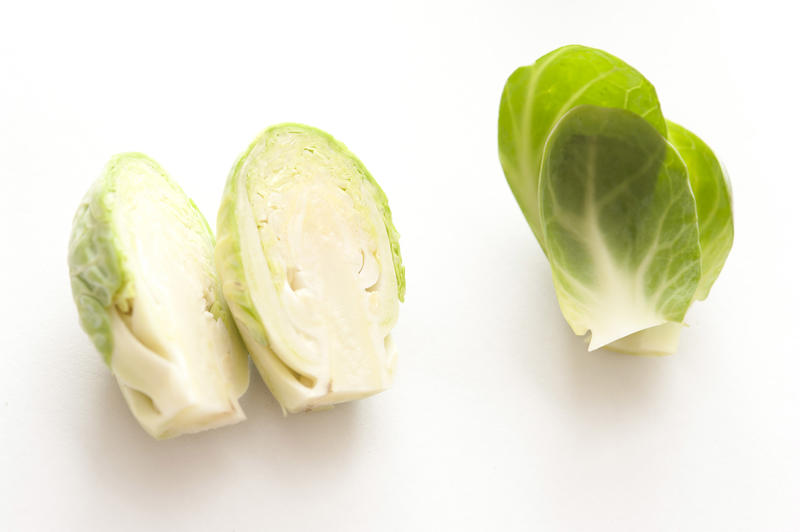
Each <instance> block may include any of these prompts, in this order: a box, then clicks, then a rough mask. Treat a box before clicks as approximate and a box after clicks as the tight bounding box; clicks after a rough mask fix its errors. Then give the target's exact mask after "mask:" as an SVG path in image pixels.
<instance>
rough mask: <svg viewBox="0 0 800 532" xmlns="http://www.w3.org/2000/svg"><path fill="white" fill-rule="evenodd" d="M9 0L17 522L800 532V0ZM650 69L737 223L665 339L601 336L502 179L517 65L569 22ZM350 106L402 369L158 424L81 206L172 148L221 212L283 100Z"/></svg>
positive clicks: (6, 73)
mask: <svg viewBox="0 0 800 532" xmlns="http://www.w3.org/2000/svg"><path fill="white" fill-rule="evenodd" d="M109 4H110V3H109V2H98V3H96V4H94V5H88V4H85V3H82V2H59V3H53V4H52V5H44V4H39V3H34V2H28V3H23V2H8V3H3V4H2V7H0V182H1V183H2V185H1V186H2V193H0V227H2V238H3V242H2V243H3V246H2V251H0V253H2V257H1V258H2V262H0V264H2V266H0V268H2V270H1V272H2V276H1V277H0V278H1V279H2V282H3V283H4V284H3V294H4V303H3V305H2V306H0V318H1V321H0V323H2V325H1V326H0V327H2V338H3V345H2V350H3V355H2V358H0V529H3V530H110V529H111V527H116V528H118V529H120V530H192V531H198V530H237V531H242V530H281V531H283V530H443V529H472V530H531V529H536V530H566V531H574V530H591V531H597V530H613V531H623V530H625V531H627V530H630V531H642V530H648V531H649V530H681V531H686V530H698V531H710V530H725V531H728V530H798V529H800V508H799V507H798V499H800V458H799V457H798V451H800V414H799V413H798V412H800V408H799V407H800V384H799V383H798V377H800V356H799V355H798V348H797V345H796V342H797V340H796V336H797V333H796V330H797V327H798V319H797V318H798V312H797V310H796V309H797V302H798V300H800V290H799V289H798V284H799V283H798V277H797V272H798V271H800V269H799V268H798V252H797V248H798V244H797V242H798V238H797V230H798V228H800V219H799V216H798V212H799V211H800V208H798V194H799V193H800V186H798V163H797V151H798V148H797V142H798V140H797V139H798V134H797V124H798V112H797V103H796V101H795V100H796V93H797V89H798V74H797V69H796V64H797V61H796V52H797V51H798V49H800V47H799V46H798V40H797V38H796V35H797V30H796V28H795V24H794V22H795V21H796V17H795V16H792V15H790V14H789V13H788V12H782V11H781V8H780V7H779V6H780V5H781V4H783V2H774V3H771V2H758V3H757V4H752V3H747V4H746V5H745V4H744V3H742V4H743V5H741V6H734V5H732V4H733V3H732V2H720V3H719V4H716V5H712V4H702V3H700V2H696V1H687V2H658V3H655V2H654V3H647V2H641V1H630V2H595V1H592V2H583V3H582V2H566V1H564V2H556V1H549V2H541V3H538V5H536V4H537V3H534V2H517V3H513V4H512V3H510V2H507V3H500V2H485V3H481V4H480V5H478V3H470V2H452V3H449V4H444V3H431V2H428V1H406V2H400V3H398V4H396V5H394V6H392V7H388V6H382V4H381V3H379V2H363V3H362V4H360V5H349V4H348V5H345V4H346V3H344V2H324V3H320V4H319V5H311V4H309V3H308V2H281V3H275V4H274V5H270V4H269V3H267V2H256V3H252V4H248V5H244V4H236V3H230V2H228V3H224V5H225V7H224V8H223V7H222V5H223V3H220V4H219V6H217V7H214V8H206V7H202V6H200V5H197V4H187V5H186V6H183V7H165V6H164V5H163V4H162V2H153V3H149V2H146V3H137V4H132V5H131V6H126V7H123V6H118V7H112V6H111V5H109ZM572 42H578V43H583V44H588V45H594V46H597V47H600V48H604V49H606V50H608V51H610V52H611V53H614V54H616V55H618V56H619V57H621V58H623V59H625V60H626V61H628V62H630V63H631V64H632V65H634V66H636V67H637V68H638V69H640V70H641V71H642V72H643V73H644V74H645V75H646V76H648V77H649V79H650V80H651V81H652V82H653V83H654V84H655V86H656V87H657V89H658V92H659V96H660V98H661V102H662V106H663V109H664V112H665V114H666V116H668V117H669V118H671V119H673V120H675V121H677V122H679V123H681V124H683V125H685V126H687V127H689V128H690V129H692V130H693V131H695V132H696V133H698V134H699V135H700V136H701V137H702V138H704V139H705V140H706V141H707V142H708V143H709V144H710V145H711V146H712V147H713V148H715V149H716V151H717V152H718V154H719V155H720V157H721V158H722V159H723V160H724V162H725V163H726V165H727V167H728V170H729V172H730V175H731V179H732V181H733V186H734V194H735V200H736V205H735V207H736V242H735V244H734V249H733V252H732V253H731V256H730V258H729V260H728V263H727V265H726V267H725V269H724V270H723V272H722V275H721V276H720V278H719V280H718V282H717V283H716V285H715V286H714V289H713V290H712V292H711V296H710V298H709V299H708V300H707V301H706V302H704V303H700V304H697V305H695V307H693V308H692V309H691V311H690V313H689V316H688V320H689V322H690V323H691V325H692V327H691V329H689V330H687V331H686V333H685V334H684V335H683V338H682V339H681V345H680V350H679V353H678V354H677V355H675V356H672V357H670V358H664V359H649V358H634V357H629V356H624V355H616V354H610V353H605V352H595V353H586V351H585V347H584V344H583V341H582V340H581V339H580V338H577V337H575V336H573V335H572V334H571V333H570V331H569V330H568V328H567V326H566V324H565V322H564V320H563V318H562V317H561V314H560V312H559V311H558V308H557V306H556V301H555V296H554V292H553V287H552V284H551V282H550V279H549V272H548V268H547V264H546V262H545V260H544V257H543V256H542V253H541V251H540V250H539V249H538V246H537V244H536V241H535V239H534V237H533V235H532V234H531V233H530V231H529V230H528V228H527V226H526V224H525V222H524V220H523V217H522V214H521V213H520V212H519V209H518V208H517V205H516V204H515V202H514V200H513V198H512V195H511V192H510V191H509V189H508V186H507V185H506V183H505V179H504V177H503V174H502V171H501V169H500V164H499V162H498V160H497V150H496V118H497V106H498V102H499V98H500V92H501V90H502V87H503V84H504V82H505V79H506V77H507V75H508V74H509V73H510V72H511V71H512V70H513V69H514V68H515V67H517V66H519V65H522V64H526V63H530V62H532V61H534V60H535V59H536V58H537V57H538V56H540V55H542V54H544V53H546V52H548V51H550V50H551V49H553V48H555V47H557V46H560V45H562V44H566V43H572ZM286 120H292V121H301V122H307V123H310V124H312V125H315V126H318V127H321V128H323V129H325V130H328V131H330V132H331V133H332V134H334V135H335V136H336V137H338V138H339V139H341V140H342V141H344V142H345V143H346V144H348V146H349V147H350V148H351V149H352V150H353V151H354V152H355V153H356V154H358V155H359V157H361V158H362V159H363V161H364V162H365V164H366V165H367V167H368V168H369V169H370V170H371V171H372V173H373V174H374V175H375V176H376V177H377V179H378V180H379V182H380V183H381V185H382V186H383V188H384V190H385V191H386V193H387V195H388V197H389V199H390V202H391V206H392V209H393V211H394V213H395V221H396V223H397V226H398V228H399V230H400V232H401V233H402V241H401V245H402V251H403V258H404V259H405V261H406V265H407V271H408V298H407V302H406V304H405V305H404V306H403V307H402V309H401V318H400V324H399V326H398V329H397V343H398V345H399V347H400V350H401V352H400V356H401V359H400V368H399V377H398V379H397V382H396V385H395V387H394V388H393V389H392V390H390V391H388V392H386V393H384V394H382V395H380V396H378V397H375V398H373V399H369V400H365V401H362V402H359V403H356V404H351V405H347V406H343V407H338V408H336V409H334V410H332V411H329V412H323V413H316V414H313V415H299V416H295V417H290V418H288V419H283V418H282V417H281V414H280V409H279V408H278V406H277V404H276V403H275V401H274V400H273V399H272V398H271V397H270V395H269V393H268V392H267V391H266V389H265V387H264V385H263V384H262V383H261V381H260V379H259V378H258V377H257V376H256V375H253V378H252V380H251V385H250V391H249V392H248V393H247V395H246V396H245V398H244V400H243V407H244V409H245V411H246V413H247V415H248V417H249V419H248V420H247V421H245V422H244V423H241V424H239V425H237V426H235V427H231V428H225V429H220V430H216V431H212V432H208V433H204V434H200V435H196V436H188V437H181V438H179V439H176V440H172V441H167V442H156V441H153V440H151V439H150V438H149V437H148V436H147V435H146V434H145V433H144V431H142V430H141V429H140V428H139V427H138V426H137V425H136V423H135V422H134V420H133V417H132V416H131V415H130V413H129V412H128V411H127V409H126V407H125V405H124V403H123V400H122V397H121V395H120V393H119V390H118V389H117V386H116V384H115V383H114V382H113V380H112V378H111V376H110V375H109V373H108V371H107V369H106V368H105V366H104V365H103V364H102V362H101V359H100V357H99V356H98V355H97V354H96V353H95V352H94V349H93V348H92V346H91V344H90V343H89V341H88V339H87V338H86V336H85V335H84V334H83V333H82V332H81V330H80V329H79V327H78V322H77V314H76V311H75V309H74V306H73V304H72V301H71V296H70V291H69V284H68V279H67V267H66V244H67V238H68V235H69V231H70V223H71V218H72V214H73V212H74V209H75V208H76V206H77V204H78V201H79V200H80V198H81V196H82V195H83V193H84V191H85V189H86V188H87V187H88V186H89V183H90V182H91V181H92V180H93V178H94V177H96V176H97V175H98V173H99V172H100V170H101V169H102V167H103V165H104V164H105V162H106V160H107V159H108V158H109V157H110V156H111V155H112V154H113V153H116V152H120V151H129V150H139V151H143V152H145V153H148V154H149V155H151V156H153V157H154V158H155V159H156V160H158V161H159V162H160V163H161V164H162V165H163V166H164V167H165V168H166V169H167V171H168V172H170V173H171V174H172V176H173V177H174V178H175V179H177V180H178V181H179V182H180V183H181V184H182V186H183V187H184V189H185V190H186V191H187V193H188V194H189V195H190V196H192V197H193V198H194V199H195V200H196V202H197V203H198V205H199V206H200V208H201V209H202V210H203V211H204V212H205V213H206V215H207V216H208V218H209V220H210V221H211V223H212V224H213V221H214V220H215V218H216V210H217V206H218V202H219V199H220V193H221V191H222V187H223V181H224V179H225V176H226V175H227V172H228V169H229V167H230V166H231V164H232V163H233V161H234V159H235V158H236V157H237V155H238V154H239V153H240V152H241V151H242V150H244V149H245V148H246V146H247V145H248V143H249V142H250V141H251V139H252V138H254V137H255V135H256V134H257V133H258V132H259V131H260V130H261V129H263V128H264V127H266V126H268V125H270V124H273V123H277V122H281V121H286Z"/></svg>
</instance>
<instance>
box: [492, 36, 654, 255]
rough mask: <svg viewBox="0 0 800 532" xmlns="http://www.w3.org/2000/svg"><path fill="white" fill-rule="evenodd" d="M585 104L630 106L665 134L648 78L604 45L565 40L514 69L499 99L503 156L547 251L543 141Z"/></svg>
mask: <svg viewBox="0 0 800 532" xmlns="http://www.w3.org/2000/svg"><path fill="white" fill-rule="evenodd" d="M586 104H588V105H598V106H603V107H614V108H620V109H627V110H629V111H632V112H633V113H636V114H638V115H639V116H641V117H643V118H644V119H645V120H647V121H648V122H649V123H650V124H651V125H652V126H653V127H655V129H656V130H657V131H658V132H659V133H661V134H662V135H666V124H665V122H664V118H663V116H662V115H661V107H660V105H659V102H658V97H657V96H656V92H655V89H654V88H653V86H652V85H651V84H650V82H649V81H647V79H645V77H644V76H642V75H641V74H640V73H639V72H638V71H637V70H635V69H634V68H633V67H631V66H630V65H628V64H627V63H625V62H624V61H622V60H620V59H618V58H616V57H614V56H613V55H611V54H608V53H606V52H604V51H602V50H597V49H594V48H588V47H585V46H578V45H569V46H564V47H562V48H559V49H557V50H554V51H552V52H550V53H549V54H547V55H545V56H543V57H541V58H540V59H539V60H537V61H536V62H535V63H534V64H533V65H530V66H525V67H521V68H518V69H517V70H515V71H514V73H513V74H511V76H510V77H509V78H508V81H507V82H506V85H505V88H504V89H503V96H502V99H501V101H500V117H499V121H498V148H499V152H500V162H501V164H502V166H503V171H504V172H505V175H506V179H507V181H508V184H509V186H510V187H511V190H512V192H513V193H514V197H515V198H516V199H517V202H518V203H519V205H520V207H521V208H522V212H523V214H524V215H525V218H526V219H527V221H528V224H529V225H530V227H531V229H532V230H533V233H534V234H535V235H536V238H537V240H538V241H539V244H540V245H542V249H544V250H545V253H546V252H547V249H546V247H545V246H544V240H543V235H542V226H541V220H540V216H539V199H538V191H539V179H540V177H539V174H540V168H541V161H542V154H543V150H544V144H545V141H546V140H547V136H548V135H549V134H550V131H551V130H552V128H553V126H554V125H555V124H556V122H557V121H558V120H559V119H560V118H561V117H562V116H563V115H564V114H565V113H566V112H567V111H569V110H570V109H572V108H573V107H575V106H578V105H586Z"/></svg>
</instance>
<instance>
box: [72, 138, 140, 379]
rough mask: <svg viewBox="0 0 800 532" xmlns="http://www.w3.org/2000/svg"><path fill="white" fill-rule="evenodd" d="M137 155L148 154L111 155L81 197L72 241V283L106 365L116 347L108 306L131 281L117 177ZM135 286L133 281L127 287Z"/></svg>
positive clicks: (81, 314) (86, 326)
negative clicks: (116, 212)
mask: <svg viewBox="0 0 800 532" xmlns="http://www.w3.org/2000/svg"><path fill="white" fill-rule="evenodd" d="M136 157H142V158H146V156H145V155H141V154H120V155H116V156H114V157H112V158H111V160H110V161H109V162H108V164H107V165H106V167H105V170H104V171H103V173H102V175H101V176H100V177H99V178H98V179H97V180H96V181H95V182H94V183H93V184H92V186H91V187H90V188H89V191H88V192H87V193H86V195H85V196H84V198H83V200H82V201H81V204H80V206H79V207H78V210H77V212H76V213H75V218H74V220H73V222H72V234H71V236H70V241H69V254H68V263H69V273H70V284H71V285H72V296H73V299H74V300H75V305H77V307H78V315H79V317H80V322H81V326H82V327H83V330H84V331H86V333H87V334H88V335H89V338H90V339H91V340H92V343H94V345H95V347H97V350H98V351H100V354H101V355H102V356H103V359H104V360H105V362H106V364H110V362H111V352H112V350H113V347H114V339H113V337H112V335H111V322H110V318H109V314H108V309H109V308H110V307H111V305H112V304H113V303H114V299H115V297H116V296H117V294H118V293H120V292H122V291H123V286H125V285H126V284H128V283H129V280H130V279H129V277H130V276H129V275H128V274H127V272H126V271H125V268H124V257H123V255H122V252H121V251H120V245H119V240H118V238H117V235H116V234H115V232H114V227H113V223H112V219H111V213H112V209H113V205H114V191H115V186H114V180H115V176H116V175H117V173H118V169H119V167H120V166H121V165H124V163H125V161H126V160H127V159H129V158H136ZM132 289H133V288H132V286H131V287H130V288H129V290H132Z"/></svg>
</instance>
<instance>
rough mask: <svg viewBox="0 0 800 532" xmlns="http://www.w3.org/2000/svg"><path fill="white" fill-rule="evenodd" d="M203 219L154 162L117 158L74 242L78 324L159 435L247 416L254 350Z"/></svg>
mask: <svg viewBox="0 0 800 532" xmlns="http://www.w3.org/2000/svg"><path fill="white" fill-rule="evenodd" d="M213 253H214V237H213V235H212V233H211V231H210V229H209V227H208V224H207V223H206V221H205V219H204V218H203V215H202V214H201V213H200V211H199V210H198V209H197V207H196V206H195V205H194V203H192V201H191V200H190V199H189V198H188V197H186V195H185V194H184V193H183V191H182V190H181V189H180V188H179V187H178V185H176V184H175V182H173V181H172V180H171V179H170V178H169V177H168V176H167V174H166V172H164V170H163V169H162V168H161V167H160V166H159V165H158V164H157V163H156V162H155V161H153V160H152V159H150V158H148V157H147V156H145V155H141V154H136V153H126V154H121V155H117V156H115V157H113V158H112V159H111V161H110V162H109V163H108V165H107V166H106V168H105V171H104V172H103V174H102V176H101V177H100V178H99V179H98V180H97V181H96V182H95V183H94V184H93V185H92V187H91V188H90V189H89V192H88V193H87V194H86V196H85V197H84V199H83V202H82V203H81V205H80V207H79V208H78V211H77V213H76V215H75V219H74V222H73V228H72V236H71V238H70V243H69V271H70V280H71V284H72V294H73V297H74V299H75V304H76V305H77V307H78V314H79V316H80V321H81V325H82V326H83V329H84V330H85V331H86V332H87V334H88V335H89V337H90V338H91V340H92V342H93V343H94V345H95V346H96V347H97V349H98V351H100V353H101V354H102V356H103V358H104V360H105V362H106V363H107V364H108V366H109V367H110V369H111V371H112V373H113V374H114V376H115V377H116V379H117V382H118V383H119V386H120V388H121V390H122V394H123V396H124V397H125V400H126V401H127V403H128V406H129V407H130V409H131V412H132V413H133V415H134V416H135V417H136V419H137V420H138V421H139V423H140V424H141V426H142V427H143V428H144V429H145V430H146V431H147V432H148V433H149V434H150V435H152V436H153V437H155V438H159V439H161V438H169V437H173V436H178V435H180V434H184V433H189V432H197V431H200V430H205V429H209V428H214V427H218V426H222V425H227V424H231V423H237V422H239V421H241V420H242V419H244V414H243V413H242V410H241V408H240V407H239V402H238V398H239V397H240V396H241V395H242V394H243V393H244V392H245V390H246V389H247V385H248V379H249V369H248V362H247V353H246V351H245V350H244V346H243V344H242V342H241V338H240V337H239V335H238V333H237V331H236V328H235V325H234V323H233V319H232V317H231V315H230V311H229V310H228V308H227V306H226V304H225V301H224V299H223V297H222V290H221V286H220V283H219V280H218V276H217V274H216V270H215V268H214V258H213Z"/></svg>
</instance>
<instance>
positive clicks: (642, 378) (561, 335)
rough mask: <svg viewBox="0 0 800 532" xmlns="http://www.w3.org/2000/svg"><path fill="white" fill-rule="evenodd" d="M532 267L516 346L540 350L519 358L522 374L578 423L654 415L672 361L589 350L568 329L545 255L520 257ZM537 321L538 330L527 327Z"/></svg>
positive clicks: (523, 282) (523, 277) (523, 280)
mask: <svg viewBox="0 0 800 532" xmlns="http://www.w3.org/2000/svg"><path fill="white" fill-rule="evenodd" d="M517 259H520V260H523V262H527V263H528V264H526V265H525V267H522V268H520V269H519V272H520V273H519V279H518V285H519V287H520V288H521V289H520V290H519V291H518V292H517V293H516V294H515V295H514V296H513V297H514V298H515V299H516V300H517V301H515V302H513V305H514V306H515V307H516V308H525V306H526V303H525V302H526V301H534V302H535V304H534V305H529V306H528V307H527V308H525V310H526V311H527V312H525V313H523V315H522V316H511V318H512V319H514V320H518V321H519V323H518V324H517V325H515V326H513V327H512V330H514V331H516V332H517V333H519V334H521V335H523V336H522V337H521V338H518V339H516V340H515V341H514V343H513V345H516V346H525V345H528V346H535V347H532V348H531V349H529V350H528V351H527V352H525V353H524V356H522V355H519V356H514V357H513V358H514V362H515V363H517V364H519V365H520V371H523V372H525V373H527V374H529V375H530V379H531V381H532V382H535V383H536V387H537V390H538V391H539V393H540V395H541V396H542V399H543V400H546V401H548V402H551V403H553V406H554V407H555V408H557V409H558V410H560V411H561V413H563V414H567V415H570V416H573V417H574V419H575V421H576V422H579V423H580V422H584V421H585V422H587V423H593V422H594V421H597V420H602V419H606V420H607V419H609V418H610V417H613V419H614V420H615V421H617V422H631V423H637V422H639V421H642V420H645V419H646V418H647V416H648V415H649V414H650V413H652V407H653V406H654V405H655V404H656V403H657V402H658V401H659V399H660V397H663V393H662V392H663V388H664V383H665V382H667V381H668V379H665V377H666V376H667V375H666V374H667V373H668V372H669V365H670V363H671V360H670V359H671V357H644V356H632V355H626V354H620V353H616V352H612V351H607V350H605V349H598V350H596V351H592V352H589V351H587V343H586V341H585V339H584V338H581V337H578V336H576V335H575V334H574V333H573V332H572V330H571V329H570V328H569V325H567V323H566V321H565V320H564V317H563V315H562V314H561V309H560V308H559V306H558V300H557V298H556V295H555V290H554V288H553V282H552V278H551V274H550V268H549V264H548V263H547V261H546V259H544V257H534V256H531V255H528V256H523V257H517ZM532 317H535V322H536V326H535V327H530V326H528V327H526V326H525V324H526V323H530V322H531V321H532Z"/></svg>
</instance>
